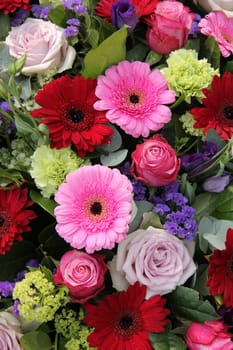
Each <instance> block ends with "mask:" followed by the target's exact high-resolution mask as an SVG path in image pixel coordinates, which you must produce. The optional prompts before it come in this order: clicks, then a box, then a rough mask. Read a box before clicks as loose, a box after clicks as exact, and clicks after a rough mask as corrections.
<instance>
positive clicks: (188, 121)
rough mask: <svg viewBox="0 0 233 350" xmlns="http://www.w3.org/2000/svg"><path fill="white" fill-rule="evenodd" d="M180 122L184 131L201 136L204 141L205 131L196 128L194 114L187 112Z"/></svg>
mask: <svg viewBox="0 0 233 350" xmlns="http://www.w3.org/2000/svg"><path fill="white" fill-rule="evenodd" d="M180 121H181V122H182V124H183V129H184V131H185V132H186V133H187V134H189V135H192V136H197V137H198V136H200V137H202V139H204V137H203V129H197V128H194V126H193V125H194V123H195V120H194V117H193V115H192V114H190V113H189V112H186V113H185V114H182V116H181V117H180Z"/></svg>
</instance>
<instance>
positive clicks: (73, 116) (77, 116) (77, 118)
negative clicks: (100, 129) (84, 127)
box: [67, 108, 85, 124]
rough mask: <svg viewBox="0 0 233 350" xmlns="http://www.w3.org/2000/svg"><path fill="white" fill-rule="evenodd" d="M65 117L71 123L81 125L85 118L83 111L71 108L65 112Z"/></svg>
mask: <svg viewBox="0 0 233 350" xmlns="http://www.w3.org/2000/svg"><path fill="white" fill-rule="evenodd" d="M67 117H68V119H70V120H71V121H72V122H73V123H75V124H78V123H81V122H82V121H83V119H84V117H85V115H84V113H83V111H82V110H81V109H75V108H71V109H70V110H69V111H68V112H67Z"/></svg>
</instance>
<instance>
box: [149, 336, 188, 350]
mask: <svg viewBox="0 0 233 350" xmlns="http://www.w3.org/2000/svg"><path fill="white" fill-rule="evenodd" d="M150 341H151V344H152V347H153V349H155V350H186V344H185V342H184V341H183V340H182V339H181V338H180V337H178V336H177V335H175V334H173V333H171V332H164V333H151V334H150Z"/></svg>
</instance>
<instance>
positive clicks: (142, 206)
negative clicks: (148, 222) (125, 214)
mask: <svg viewBox="0 0 233 350" xmlns="http://www.w3.org/2000/svg"><path fill="white" fill-rule="evenodd" d="M135 204H136V206H137V208H138V210H137V215H136V216H135V218H134V220H133V221H132V222H131V223H130V226H129V231H128V232H129V233H130V232H133V231H135V230H137V229H138V227H139V225H140V223H141V222H142V218H143V214H144V213H146V212H150V211H151V210H152V208H153V204H152V203H151V202H147V201H135Z"/></svg>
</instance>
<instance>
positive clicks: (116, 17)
mask: <svg viewBox="0 0 233 350" xmlns="http://www.w3.org/2000/svg"><path fill="white" fill-rule="evenodd" d="M111 22H112V24H113V25H114V26H115V27H116V28H121V27H122V26H123V25H124V24H126V25H128V26H129V28H128V31H129V32H132V31H133V30H134V28H135V27H136V24H137V22H138V15H137V13H136V9H135V6H134V5H133V4H132V3H131V1H130V0H118V1H116V2H114V3H113V5H112V7H111Z"/></svg>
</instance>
